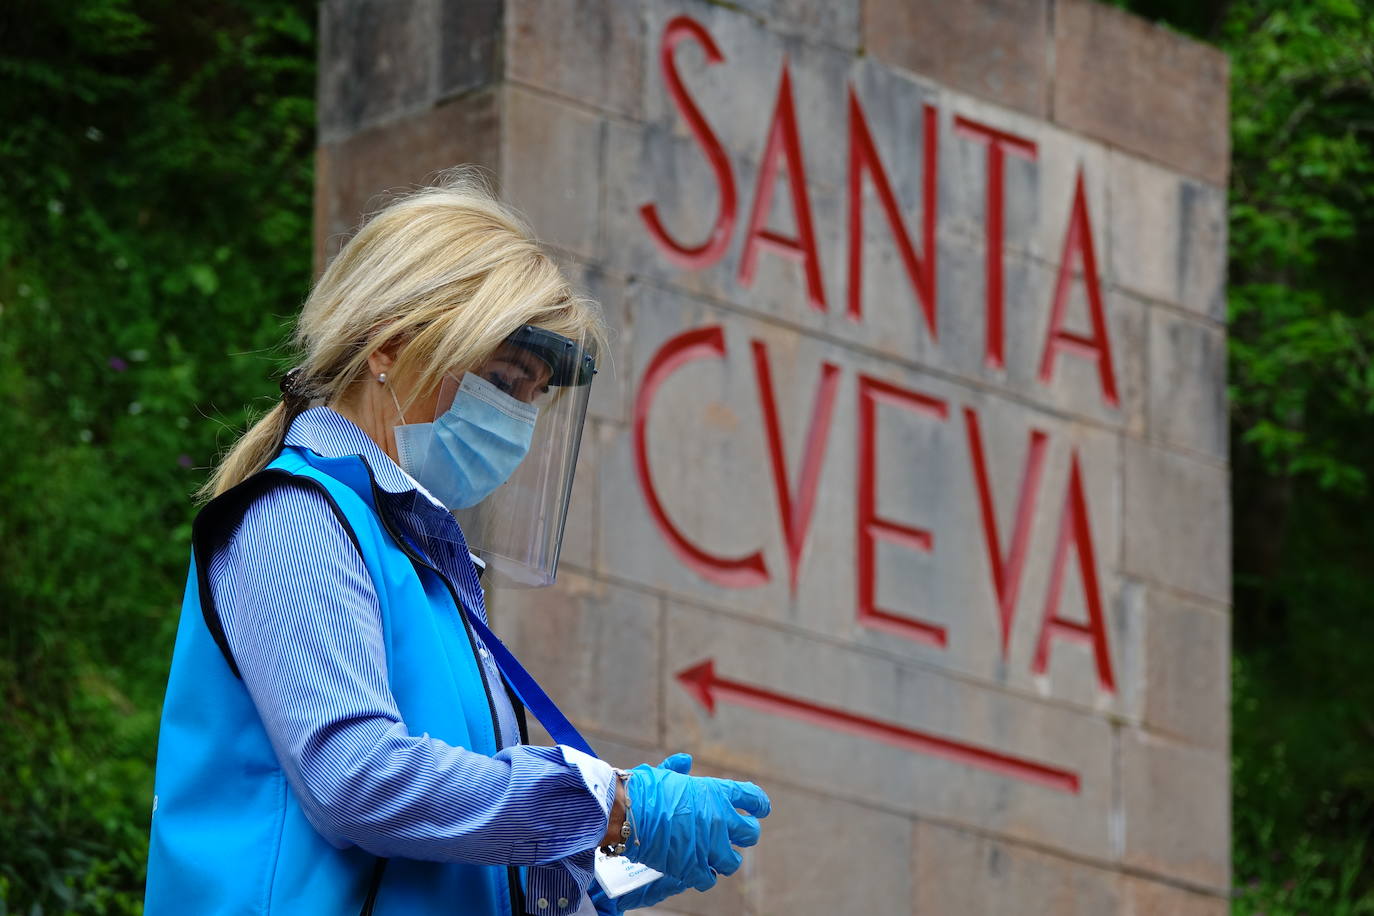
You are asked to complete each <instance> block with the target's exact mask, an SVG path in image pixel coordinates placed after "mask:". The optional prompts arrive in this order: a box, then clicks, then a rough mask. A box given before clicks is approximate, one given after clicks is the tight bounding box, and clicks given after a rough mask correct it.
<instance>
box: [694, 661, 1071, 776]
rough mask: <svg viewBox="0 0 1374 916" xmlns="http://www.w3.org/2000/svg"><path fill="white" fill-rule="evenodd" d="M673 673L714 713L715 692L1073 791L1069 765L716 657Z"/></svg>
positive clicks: (755, 706) (742, 703)
mask: <svg viewBox="0 0 1374 916" xmlns="http://www.w3.org/2000/svg"><path fill="white" fill-rule="evenodd" d="M677 679H678V680H679V681H681V682H682V686H683V687H685V688H686V689H687V692H688V693H690V694H691V695H692V696H694V697H696V699H697V701H698V702H700V703H701V705H702V706H705V707H706V711H707V712H708V713H710V714H711V715H715V712H716V698H717V697H719V698H720V699H721V700H724V701H726V702H733V703H736V704H738V705H740V706H749V707H752V708H753V709H758V710H761V711H763V712H767V713H772V714H773V715H778V716H786V717H788V718H790V719H798V720H800V721H802V722H807V723H810V724H811V725H819V726H820V727H821V728H829V729H833V730H834V731H840V732H847V733H849V734H851V735H859V736H860V737H863V738H870V739H872V740H874V741H881V742H883V743H884V744H891V745H893V746H894V747H900V748H902V749H904V750H908V751H915V752H917V753H918V754H929V755H930V756H932V757H941V758H943V759H945V760H953V761H954V762H955V763H962V764H964V765H965V766H971V767H978V768H979V769H983V770H989V771H991V772H993V773H996V774H998V775H999V776H1006V777H1008V778H1010V779H1019V780H1021V781H1022V782H1029V783H1034V784H1035V785H1039V786H1045V787H1047V788H1050V789H1055V790H1057V791H1060V792H1069V793H1072V794H1074V795H1077V794H1078V774H1077V773H1075V772H1073V771H1072V770H1064V769H1060V768H1058V767H1052V766H1049V765H1047V764H1043V763H1037V762H1035V761H1034V760H1027V759H1025V758H1024V757H1013V756H1012V755H1010V754H1003V753H1001V752H1000V751H993V750H989V749H987V748H982V747H977V746H975V745H972V744H965V743H964V742H962V741H955V740H954V739H952V738H941V737H939V736H938V735H932V734H928V733H926V732H921V731H917V730H915V729H912V728H904V727H902V726H900V725H892V724H891V723H888V722H879V721H878V720H876V719H865V718H863V717H862V716H856V715H854V714H853V713H852V712H846V711H845V710H843V709H835V708H834V707H832V706H821V705H820V704H819V703H811V702H808V701H806V700H799V699H796V698H795V697H789V696H784V695H782V694H780V693H774V692H773V691H771V690H764V689H762V688H760V687H754V686H752V685H750V684H744V683H741V682H739V681H732V680H728V679H726V678H723V677H717V676H716V662H715V659H711V658H708V659H707V660H706V661H704V662H702V663H701V664H699V665H693V666H692V667H691V668H687V669H685V670H683V671H679V672H678V673H677Z"/></svg>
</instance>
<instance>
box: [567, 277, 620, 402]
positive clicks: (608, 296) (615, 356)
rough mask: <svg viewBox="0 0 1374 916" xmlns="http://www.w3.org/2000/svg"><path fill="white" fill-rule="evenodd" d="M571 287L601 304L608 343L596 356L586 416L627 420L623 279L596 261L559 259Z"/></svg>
mask: <svg viewBox="0 0 1374 916" xmlns="http://www.w3.org/2000/svg"><path fill="white" fill-rule="evenodd" d="M561 260H562V263H563V268H564V271H565V273H566V274H567V276H568V279H569V280H570V281H571V282H572V284H573V286H574V287H576V288H577V289H579V290H581V291H582V292H583V293H584V294H585V295H587V296H590V297H591V298H592V299H595V300H596V301H597V302H598V303H600V305H601V313H602V316H603V318H604V320H605V324H606V334H607V338H608V340H607V346H606V349H604V350H603V351H602V352H600V353H599V354H598V355H597V370H596V379H595V381H594V382H593V383H592V395H591V399H590V400H589V401H588V402H587V416H588V417H590V418H593V419H599V420H609V421H611V422H616V423H626V422H629V395H630V391H629V388H630V377H629V363H628V353H629V345H630V337H631V334H632V332H633V326H632V324H631V321H630V308H629V302H628V297H629V295H630V293H628V292H627V290H626V285H625V281H624V280H623V279H621V278H620V277H618V276H615V275H612V274H610V273H608V272H607V271H606V270H605V268H603V267H601V266H600V265H598V264H592V263H588V262H585V261H576V260H572V259H569V258H563V259H561Z"/></svg>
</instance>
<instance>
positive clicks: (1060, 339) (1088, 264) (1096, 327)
mask: <svg viewBox="0 0 1374 916" xmlns="http://www.w3.org/2000/svg"><path fill="white" fill-rule="evenodd" d="M1075 254H1077V255H1078V256H1080V257H1081V258H1082V259H1083V282H1084V283H1085V284H1086V285H1087V288H1088V315H1089V317H1090V318H1091V319H1092V325H1093V333H1092V336H1091V337H1084V336H1083V335H1082V334H1075V333H1073V332H1072V331H1066V330H1064V327H1063V324H1064V309H1065V308H1066V307H1067V306H1068V304H1069V283H1070V282H1071V281H1072V279H1073V259H1074V255H1075ZM1060 348H1063V349H1064V350H1067V351H1068V352H1070V353H1072V354H1074V355H1075V356H1082V357H1086V358H1087V359H1092V360H1096V361H1097V374H1098V376H1099V377H1100V378H1101V379H1102V398H1103V400H1105V401H1106V402H1107V406H1109V407H1116V406H1118V405H1119V404H1120V400H1119V399H1118V398H1117V396H1116V373H1115V371H1114V370H1113V369H1112V344H1111V340H1110V339H1109V338H1108V335H1107V315H1106V312H1105V311H1104V310H1103V308H1102V287H1101V286H1100V285H1099V284H1098V282H1097V255H1096V254H1095V253H1094V252H1093V230H1092V222H1091V221H1090V220H1089V219H1088V198H1087V196H1086V195H1085V194H1084V193H1083V170H1082V168H1080V169H1079V170H1078V182H1077V184H1076V185H1075V187H1074V192H1073V210H1072V212H1071V213H1070V214H1069V228H1068V231H1067V232H1065V233H1064V253H1063V255H1061V256H1060V259H1059V279H1058V281H1057V282H1056V283H1055V284H1054V305H1053V308H1052V309H1051V311H1050V330H1049V334H1048V336H1046V338H1045V351H1044V354H1043V355H1042V356H1041V357H1040V381H1041V382H1044V383H1045V384H1046V385H1048V384H1049V383H1050V380H1051V379H1053V378H1054V357H1055V354H1056V353H1057V352H1058V351H1059V349H1060Z"/></svg>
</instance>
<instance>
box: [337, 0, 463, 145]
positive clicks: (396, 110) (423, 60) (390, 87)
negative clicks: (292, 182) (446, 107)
mask: <svg viewBox="0 0 1374 916" xmlns="http://www.w3.org/2000/svg"><path fill="white" fill-rule="evenodd" d="M434 14H435V11H434V5H433V2H432V0H328V2H325V3H323V4H321V5H320V72H319V77H318V82H319V86H318V90H319V107H318V114H317V115H316V117H317V119H318V122H319V130H320V139H321V141H323V142H325V143H328V142H330V141H334V140H339V139H342V138H343V137H346V136H348V135H349V134H351V133H354V132H355V131H357V130H359V129H360V128H362V127H366V126H369V125H372V124H376V123H379V122H382V121H386V120H390V119H392V118H393V117H395V116H397V115H400V114H405V113H409V112H413V111H415V110H417V109H419V108H422V107H424V106H426V105H428V104H429V103H430V102H431V101H432V100H433V99H434V97H435V86H434V71H435V59H436V57H437V55H438V50H439V49H438V41H437V40H436V38H435V35H434V28H433V24H434Z"/></svg>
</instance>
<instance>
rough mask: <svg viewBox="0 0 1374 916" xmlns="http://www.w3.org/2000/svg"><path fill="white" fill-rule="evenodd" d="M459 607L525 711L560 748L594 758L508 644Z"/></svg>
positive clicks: (593, 754) (469, 610)
mask: <svg viewBox="0 0 1374 916" xmlns="http://www.w3.org/2000/svg"><path fill="white" fill-rule="evenodd" d="M458 603H459V604H461V605H463V613H464V614H466V615H467V618H468V622H469V623H471V624H472V628H473V630H475V631H476V633H477V636H478V637H479V638H480V639H481V640H482V642H483V643H485V644H486V646H487V651H489V652H490V653H491V655H492V658H494V659H496V667H498V668H500V669H501V674H503V675H504V676H505V678H506V681H507V682H508V683H509V684H510V686H511V689H512V690H514V691H515V695H516V696H518V697H519V698H520V702H521V703H524V704H525V708H526V709H528V710H529V711H530V712H532V713H534V717H535V718H536V719H538V720H539V724H540V725H542V726H544V728H545V729H546V730H547V731H548V733H549V736H550V737H551V738H553V740H554V741H555V742H557V743H558V744H566V745H567V746H568V747H571V748H576V749H577V750H579V751H581V752H582V753H584V754H590V755H591V756H593V757H595V756H596V751H594V750H592V746H591V745H590V744H588V743H587V739H586V738H583V737H582V733H581V732H579V731H578V730H577V727H576V726H574V725H573V724H572V723H571V722H569V721H568V717H567V716H565V715H563V711H562V710H560V709H559V708H558V706H557V704H555V703H554V701H553V700H551V699H550V698H549V695H548V694H547V693H545V692H544V688H543V687H540V686H539V682H538V681H536V680H535V679H534V676H533V675H532V674H530V673H529V672H528V671H526V670H525V666H524V665H522V664H520V661H519V659H517V658H516V657H515V654H514V653H513V652H511V650H510V649H507V648H506V644H505V643H503V642H501V640H500V639H499V638H497V636H496V634H495V633H493V632H492V631H491V628H490V627H488V626H487V625H486V623H485V622H484V621H483V620H482V618H481V617H479V616H478V615H477V614H476V613H475V612H474V611H473V610H472V609H471V608H469V607H468V606H467V605H466V604H465V603H464V602H461V601H460V602H458Z"/></svg>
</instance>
